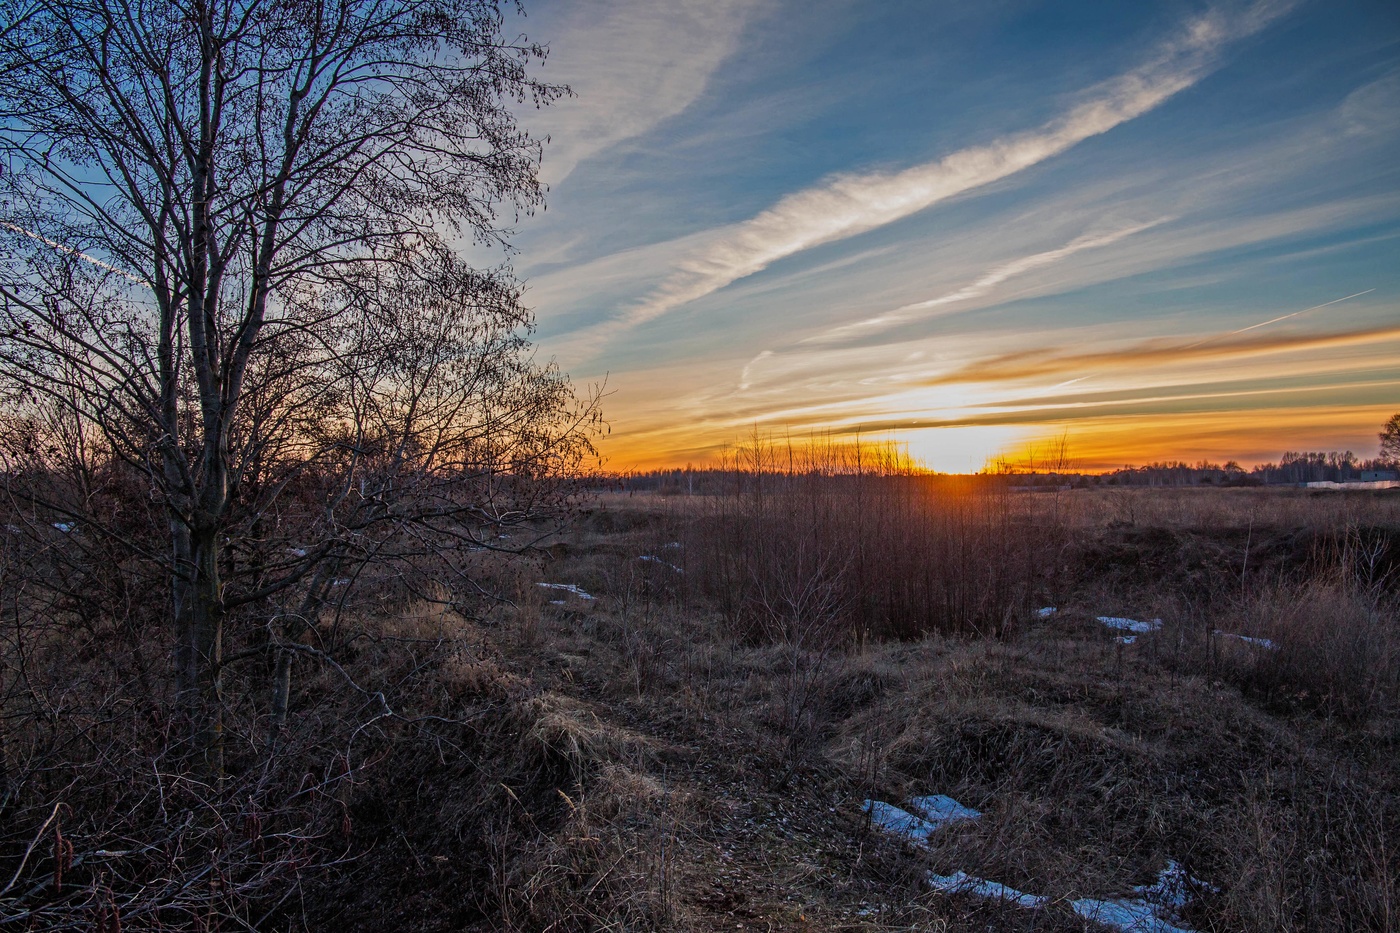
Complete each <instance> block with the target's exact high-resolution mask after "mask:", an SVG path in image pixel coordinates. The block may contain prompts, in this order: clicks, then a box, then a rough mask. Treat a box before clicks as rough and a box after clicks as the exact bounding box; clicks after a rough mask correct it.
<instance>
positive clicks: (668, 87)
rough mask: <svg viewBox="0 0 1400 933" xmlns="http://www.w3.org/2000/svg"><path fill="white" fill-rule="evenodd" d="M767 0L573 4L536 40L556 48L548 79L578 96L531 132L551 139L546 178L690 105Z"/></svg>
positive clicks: (536, 33) (536, 118) (533, 122)
mask: <svg viewBox="0 0 1400 933" xmlns="http://www.w3.org/2000/svg"><path fill="white" fill-rule="evenodd" d="M761 5H763V0H674V2H669V3H655V2H652V0H567V2H566V3H561V4H559V6H558V7H557V8H556V9H557V10H558V11H559V15H560V16H561V18H560V19H558V20H552V17H551V12H552V11H550V10H546V11H545V13H544V14H543V16H542V17H541V19H542V22H540V23H539V24H538V26H536V24H534V23H533V22H532V23H531V32H532V37H535V38H544V39H547V40H549V43H550V56H549V59H548V61H547V62H546V65H545V69H544V71H543V73H542V76H543V77H544V78H545V79H546V80H549V81H553V82H556V83H561V84H568V85H569V86H570V87H571V88H572V89H573V91H574V93H575V95H576V96H575V97H574V98H571V99H568V100H563V101H560V102H558V103H556V104H555V105H553V106H551V107H549V108H547V109H546V110H544V111H543V112H541V113H540V114H537V115H532V116H531V119H530V121H529V122H530V126H531V128H532V129H534V130H535V131H536V132H538V133H540V134H541V135H545V134H547V135H549V136H550V137H551V141H550V144H549V145H548V146H547V147H546V149H545V158H544V165H543V168H542V172H541V177H542V178H543V180H544V181H546V182H547V183H549V184H551V185H557V184H559V183H560V182H561V181H563V180H564V179H565V178H566V177H568V176H569V174H570V173H572V172H573V170H574V168H575V167H576V166H577V165H578V164H579V163H580V162H582V161H583V160H584V159H587V158H588V157H590V156H592V155H595V154H597V153H599V152H602V151H604V150H606V149H608V148H609V147H611V146H613V145H615V144H617V143H619V142H622V141H623V140H627V139H631V138H634V137H637V136H640V135H641V134H643V133H645V132H647V131H648V130H650V129H651V128H652V127H654V126H656V125H657V124H658V123H660V122H661V121H663V120H665V119H667V118H668V117H673V116H675V115H676V114H678V113H680V112H681V111H683V110H685V108H687V107H689V106H690V105H691V104H692V103H694V102H695V101H696V100H697V99H699V97H700V95H701V94H703V93H704V91H705V87H706V85H707V84H708V83H709V80H710V78H711V76H712V75H713V74H714V72H715V71H716V69H717V68H719V66H720V64H721V63H722V62H724V60H725V59H726V58H728V57H729V56H730V55H731V54H733V52H734V50H735V49H736V48H737V46H738V42H739V36H740V33H741V32H742V30H743V27H744V24H745V23H746V22H747V21H748V19H749V17H750V16H751V15H752V14H753V12H754V10H755V8H757V7H759V6H761Z"/></svg>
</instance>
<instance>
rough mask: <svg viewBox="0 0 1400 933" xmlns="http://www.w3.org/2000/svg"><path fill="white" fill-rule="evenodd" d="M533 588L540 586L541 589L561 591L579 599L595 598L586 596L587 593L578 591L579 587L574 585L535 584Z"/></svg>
mask: <svg viewBox="0 0 1400 933" xmlns="http://www.w3.org/2000/svg"><path fill="white" fill-rule="evenodd" d="M535 586H542V587H544V588H545V589H547V590H563V591H564V592H566V593H573V594H574V595H575V596H577V597H578V598H579V599H595V598H596V597H593V596H589V595H588V594H587V593H585V592H584V591H583V590H582V589H580V588H579V587H577V586H575V585H574V584H572V583H536V584H535Z"/></svg>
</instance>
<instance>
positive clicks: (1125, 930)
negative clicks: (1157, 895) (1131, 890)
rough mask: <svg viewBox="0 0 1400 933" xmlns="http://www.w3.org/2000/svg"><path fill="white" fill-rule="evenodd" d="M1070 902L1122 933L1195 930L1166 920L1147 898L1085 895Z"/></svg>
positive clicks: (1084, 914) (1087, 916)
mask: <svg viewBox="0 0 1400 933" xmlns="http://www.w3.org/2000/svg"><path fill="white" fill-rule="evenodd" d="M1069 906H1070V908H1071V909H1072V910H1073V911H1074V912H1075V913H1077V914H1079V916H1081V917H1083V918H1084V919H1085V920H1092V921H1094V922H1095V923H1102V924H1103V925H1104V926H1106V927H1112V928H1113V929H1115V930H1121V931H1122V933H1192V931H1191V930H1189V929H1187V928H1186V927H1179V926H1176V925H1175V924H1171V923H1168V922H1167V921H1165V920H1163V919H1162V918H1161V917H1159V916H1158V915H1157V909H1156V908H1154V907H1153V906H1152V905H1151V904H1149V903H1147V902H1146V901H1137V900H1126V901H1101V900H1098V899H1096V898H1092V897H1086V898H1083V899H1082V900H1077V901H1074V902H1073V903H1071V904H1070V905H1069Z"/></svg>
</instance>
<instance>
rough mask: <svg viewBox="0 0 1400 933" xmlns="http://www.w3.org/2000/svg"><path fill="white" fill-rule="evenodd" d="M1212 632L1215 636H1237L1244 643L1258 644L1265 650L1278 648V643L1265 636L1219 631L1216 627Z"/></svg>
mask: <svg viewBox="0 0 1400 933" xmlns="http://www.w3.org/2000/svg"><path fill="white" fill-rule="evenodd" d="M1214 634H1215V637H1216V638H1237V639H1239V640H1240V641H1242V642H1244V643H1245V644H1246V645H1258V646H1259V647H1260V648H1263V649H1264V650H1266V651H1277V650H1278V644H1277V643H1275V642H1272V641H1270V640H1269V639H1267V638H1256V637H1254V636H1252V635H1234V634H1231V633H1230V632H1222V631H1220V629H1216V630H1215V632H1214Z"/></svg>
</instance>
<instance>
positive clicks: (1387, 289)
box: [513, 0, 1400, 470]
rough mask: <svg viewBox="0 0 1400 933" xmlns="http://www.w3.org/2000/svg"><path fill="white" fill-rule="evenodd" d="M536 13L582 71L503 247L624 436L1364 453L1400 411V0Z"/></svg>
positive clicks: (718, 444) (548, 330)
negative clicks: (541, 182)
mask: <svg viewBox="0 0 1400 933" xmlns="http://www.w3.org/2000/svg"><path fill="white" fill-rule="evenodd" d="M527 13H528V15H527V17H526V18H524V19H523V20H517V21H516V23H515V24H514V25H517V26H519V28H520V29H521V30H522V31H524V32H526V33H528V34H529V35H530V37H531V38H532V39H537V40H541V41H545V42H547V43H548V44H549V45H550V48H551V55H550V59H549V61H548V63H547V64H546V66H545V67H544V68H543V69H542V71H541V72H540V74H541V76H542V77H543V78H545V79H548V80H554V81H559V82H563V83H568V84H569V85H571V86H572V87H573V89H574V91H575V93H576V96H575V97H574V98H572V99H569V100H565V101H561V102H560V103H558V104H556V105H554V106H553V107H551V108H549V109H548V110H546V111H544V112H541V113H536V112H534V111H531V112H529V113H527V114H526V115H525V118H526V122H527V125H528V126H530V127H532V128H533V129H534V130H535V131H536V132H538V133H541V134H545V133H547V134H549V135H550V137H551V142H550V144H549V146H548V147H547V149H546V152H545V162H544V166H543V177H544V178H545V180H546V181H547V182H548V183H549V184H550V188H551V191H550V195H549V206H548V209H547V210H546V211H544V212H542V213H539V214H537V215H536V216H534V217H532V218H526V219H523V220H522V221H521V223H520V224H519V227H518V235H517V236H516V238H515V244H516V246H517V247H518V249H519V252H518V253H517V254H516V255H515V257H514V258H513V262H514V264H515V267H516V270H517V271H518V272H519V273H520V274H521V275H522V276H523V277H524V278H525V279H526V281H527V282H528V284H529V291H528V299H527V300H528V301H529V303H530V304H531V305H532V306H533V307H534V308H535V311H536V315H537V319H538V324H539V329H538V332H537V334H536V337H537V339H538V342H539V344H540V346H541V352H542V353H543V354H544V355H546V356H554V357H555V358H557V359H558V361H559V363H560V365H561V366H562V367H563V368H564V369H565V370H566V371H568V372H570V373H571V374H572V375H573V377H574V379H575V381H576V382H579V383H583V384H588V383H591V382H595V381H598V380H600V379H601V378H603V377H604V376H605V375H606V378H607V385H608V389H609V391H610V392H611V394H610V395H609V397H608V399H607V400H606V403H605V406H604V412H605V415H606V417H607V419H608V421H609V422H610V423H611V425H612V429H613V433H612V435H611V436H610V437H609V438H608V439H607V440H606V441H605V443H604V445H603V453H604V455H605V456H606V457H607V460H608V465H609V466H612V467H614V468H618V469H625V468H628V467H633V466H652V465H659V464H664V463H675V464H683V463H686V462H695V463H703V462H707V461H712V460H713V459H714V458H715V457H716V456H717V455H718V452H719V451H720V450H721V449H722V448H724V447H725V446H726V445H728V444H731V443H733V442H734V441H735V440H736V439H738V438H739V437H741V436H743V435H746V434H749V433H750V432H752V430H753V429H754V428H755V427H757V428H758V429H759V430H760V431H763V432H770V433H774V434H778V435H785V434H790V435H793V436H796V437H802V436H805V435H807V434H808V433H834V434H837V435H856V434H859V435H861V436H865V437H874V436H879V437H889V436H894V437H896V438H898V439H899V440H901V441H904V442H907V443H908V444H909V447H910V449H911V451H912V452H913V453H915V454H916V455H918V456H920V457H922V458H923V459H925V460H926V461H927V462H929V463H930V464H931V465H932V466H934V467H936V468H941V469H953V470H966V469H977V468H979V467H981V466H982V463H983V461H985V459H986V458H987V457H988V456H991V455H995V454H998V453H1001V454H1006V455H1009V456H1013V457H1020V456H1025V455H1026V453H1027V451H1028V450H1033V449H1035V447H1036V445H1038V444H1043V443H1045V441H1046V439H1047V438H1052V437H1059V436H1065V437H1067V438H1068V442H1069V446H1070V453H1071V456H1072V457H1075V458H1076V459H1077V460H1078V461H1079V462H1080V465H1082V466H1085V467H1090V468H1092V467H1102V466H1111V465H1115V464H1122V463H1129V462H1143V461H1147V460H1154V459H1163V458H1167V457H1171V458H1173V459H1176V458H1181V459H1188V460H1195V459H1198V458H1201V457H1209V458H1211V459H1217V460H1223V459H1239V460H1242V461H1245V462H1250V461H1258V460H1263V459H1273V458H1275V457H1277V455H1278V454H1279V453H1280V452H1281V451H1282V450H1284V449H1303V448H1307V449H1314V448H1351V449H1353V450H1355V451H1356V452H1357V453H1359V454H1361V455H1363V456H1370V455H1372V454H1374V451H1375V447H1376V442H1375V437H1374V435H1375V432H1376V430H1378V429H1379V426H1380V424H1381V423H1382V422H1383V421H1384V419H1385V417H1388V415H1389V414H1390V413H1391V412H1392V411H1394V410H1400V352H1397V351H1400V5H1397V4H1396V3H1394V2H1393V0H1341V2H1327V3H1324V2H1318V0H1314V2H1296V3H1288V2H1273V3H1259V2H1255V3H1249V2H1233V3H1220V4H1206V3H1176V2H1163V3H1155V4H1125V3H1121V2H1119V3H1107V2H1105V3H1088V2H1077V3H1067V2H1055V3H1035V2H1016V0H1007V2H985V3H977V4H971V3H956V4H952V3H949V4H934V3H914V2H908V3H903V2H889V3H879V4H871V3H856V2H840V0H816V2H807V3H791V2H781V0H705V2H669V3H663V2H631V0H616V2H602V0H567V2H549V0H543V2H535V3H533V4H530V5H528V6H527ZM1339 299H1342V300H1340V301H1339ZM1296 312H1302V313H1296ZM1266 322H1268V323H1266Z"/></svg>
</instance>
